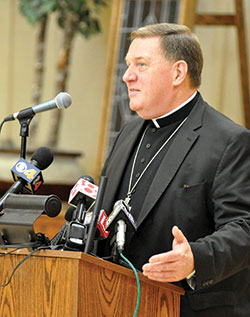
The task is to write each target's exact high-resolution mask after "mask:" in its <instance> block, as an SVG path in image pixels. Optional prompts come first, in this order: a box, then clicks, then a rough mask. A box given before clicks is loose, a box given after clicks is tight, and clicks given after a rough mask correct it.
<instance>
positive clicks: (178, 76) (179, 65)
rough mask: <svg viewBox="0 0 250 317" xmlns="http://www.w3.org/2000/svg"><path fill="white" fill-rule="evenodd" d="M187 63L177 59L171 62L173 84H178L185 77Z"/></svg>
mask: <svg viewBox="0 0 250 317" xmlns="http://www.w3.org/2000/svg"><path fill="white" fill-rule="evenodd" d="M187 72H188V65H187V63H186V62H185V61H183V60H179V61H176V62H175V63H174V64H173V85H174V86H175V87H177V86H179V85H180V84H181V83H182V82H183V81H184V80H185V79H186V77H187Z"/></svg>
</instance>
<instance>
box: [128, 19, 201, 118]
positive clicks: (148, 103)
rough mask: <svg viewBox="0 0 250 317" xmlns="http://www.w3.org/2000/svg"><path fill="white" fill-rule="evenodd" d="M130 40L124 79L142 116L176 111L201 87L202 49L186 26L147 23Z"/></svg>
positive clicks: (134, 107)
mask: <svg viewBox="0 0 250 317" xmlns="http://www.w3.org/2000/svg"><path fill="white" fill-rule="evenodd" d="M131 39H132V43H131V45H130V47H129V50H128V53H127V56H126V62H127V65H128V69H127V71H126V72H125V74H124V76H123V80H124V81H125V82H126V84H127V87H128V92H129V98H130V108H131V109H132V110H134V111H136V112H137V113H138V114H139V115H140V116H141V117H143V118H144V119H152V118H156V117H159V116H161V115H163V114H165V113H167V112H169V111H171V110H173V109H174V108H175V107H176V106H178V103H179V104H180V103H182V102H183V101H185V98H186V97H187V98H188V97H190V94H191V93H192V92H194V91H195V90H196V89H197V88H198V87H199V85H200V82H201V70H202V65H203V58H202V51H201V48H200V45H199V42H198V40H197V38H196V36H195V35H194V34H192V33H191V32H190V30H189V29H188V28H187V27H186V26H183V25H176V24H168V23H161V24H154V25H147V26H145V27H142V28H139V29H138V30H136V31H134V32H132V34H131ZM182 98H184V100H183V101H182V100H181V99H182ZM187 98H186V99H187Z"/></svg>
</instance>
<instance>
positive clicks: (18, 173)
mask: <svg viewBox="0 0 250 317" xmlns="http://www.w3.org/2000/svg"><path fill="white" fill-rule="evenodd" d="M11 173H12V176H13V179H14V181H17V180H18V179H21V180H22V183H23V186H24V188H26V189H27V190H28V191H30V192H32V193H34V192H35V191H37V190H38V188H39V187H40V186H41V185H42V184H43V177H42V173H41V171H40V170H39V169H38V168H37V167H35V166H34V165H32V164H31V163H29V162H28V161H26V160H25V159H23V158H20V159H19V160H18V162H17V163H16V164H15V165H14V166H13V167H12V169H11Z"/></svg>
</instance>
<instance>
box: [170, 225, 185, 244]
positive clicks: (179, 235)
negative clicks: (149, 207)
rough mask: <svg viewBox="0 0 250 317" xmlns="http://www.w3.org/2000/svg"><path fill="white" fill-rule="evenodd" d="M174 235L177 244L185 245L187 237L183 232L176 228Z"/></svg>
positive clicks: (173, 231)
mask: <svg viewBox="0 0 250 317" xmlns="http://www.w3.org/2000/svg"><path fill="white" fill-rule="evenodd" d="M172 234H173V236H174V239H175V241H176V242H177V243H183V242H186V241H187V239H186V237H185V236H184V234H183V233H182V231H181V230H180V229H179V228H178V227H177V226H174V227H173V228H172Z"/></svg>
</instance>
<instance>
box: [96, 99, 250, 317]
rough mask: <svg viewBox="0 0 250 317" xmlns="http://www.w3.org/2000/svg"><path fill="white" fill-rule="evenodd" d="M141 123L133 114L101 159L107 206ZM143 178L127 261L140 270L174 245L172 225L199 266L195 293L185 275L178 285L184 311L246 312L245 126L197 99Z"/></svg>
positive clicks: (249, 257)
mask: <svg viewBox="0 0 250 317" xmlns="http://www.w3.org/2000/svg"><path fill="white" fill-rule="evenodd" d="M143 122H144V120H142V119H141V118H136V119H135V120H132V121H131V122H129V123H128V124H126V125H125V126H124V127H123V129H122V130H121V132H120V134H119V136H118V137H117V139H116V142H115V144H114V147H113V149H112V151H111V154H110V155H109V157H108V159H107V160H106V163H105V165H104V168H103V172H102V174H103V175H106V176H107V177H108V182H107V187H106V195H105V197H104V202H103V207H104V209H105V210H107V211H112V207H113V204H114V200H115V193H116V190H117V186H119V184H120V182H121V181H122V179H121V177H122V174H123V171H124V169H125V168H126V165H127V162H128V160H129V156H130V155H131V151H132V149H133V147H134V145H135V142H136V140H137V139H138V135H139V134H141V130H142V128H143ZM144 177H146V175H145V176H144ZM148 181H149V182H151V186H150V189H149V192H148V194H147V196H146V197H145V200H144V203H143V205H142V206H141V210H142V211H141V213H140V216H139V218H138V221H137V226H138V230H137V231H136V232H135V233H134V235H133V237H132V239H131V241H130V245H129V258H130V260H131V261H132V263H133V264H134V265H135V266H136V267H137V268H141V266H142V265H143V264H144V263H146V262H147V261H148V259H149V257H150V256H152V255H154V254H157V253H162V252H166V251H168V250H171V248H172V240H173V237H172V235H171V229H172V227H173V226H174V225H177V226H178V227H179V228H180V229H181V230H182V232H183V233H184V235H185V236H186V238H187V239H188V241H189V242H190V245H191V248H192V251H193V254H194V259H195V268H196V290H195V291H193V290H191V288H190V287H189V286H188V285H187V283H186V281H185V280H184V281H181V282H180V283H178V285H180V286H182V287H184V288H185V290H186V294H185V296H183V297H182V300H181V316H186V317H192V316H202V317H206V316H209V317H214V316H218V317H219V316H220V317H221V316H226V315H227V317H231V316H232V317H236V316H241V317H243V316H250V266H249V265H250V132H249V130H247V129H245V128H243V127H241V126H239V125H237V124H236V123H234V122H232V121H231V120H230V119H228V118H227V117H225V116H224V115H222V114H221V113H219V112H218V111H216V110H215V109H213V108H212V107H210V106H209V105H208V104H207V103H206V102H204V100H203V99H202V97H201V96H200V97H199V98H198V101H197V103H196V105H195V106H194V108H193V110H192V111H191V113H190V114H189V116H188V119H187V120H186V122H185V123H184V125H183V126H182V128H181V129H180V130H179V131H178V133H177V135H176V136H175V137H174V140H173V142H172V144H171V146H170V148H169V149H168V151H167V155H166V156H165V157H164V159H163V160H162V162H161V164H160V165H159V168H158V171H157V173H156V175H155V177H154V178H153V179H149V180H148ZM103 247H104V246H103V245H102V244H100V248H103Z"/></svg>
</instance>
